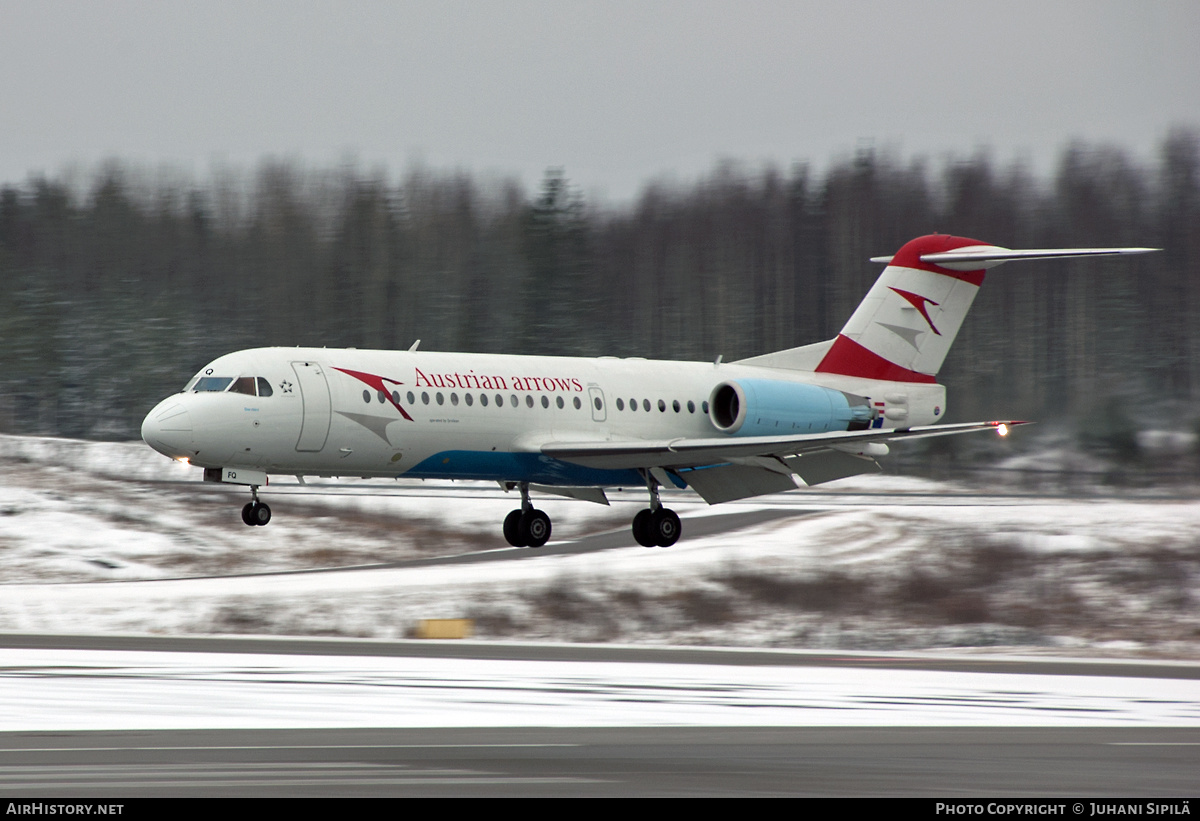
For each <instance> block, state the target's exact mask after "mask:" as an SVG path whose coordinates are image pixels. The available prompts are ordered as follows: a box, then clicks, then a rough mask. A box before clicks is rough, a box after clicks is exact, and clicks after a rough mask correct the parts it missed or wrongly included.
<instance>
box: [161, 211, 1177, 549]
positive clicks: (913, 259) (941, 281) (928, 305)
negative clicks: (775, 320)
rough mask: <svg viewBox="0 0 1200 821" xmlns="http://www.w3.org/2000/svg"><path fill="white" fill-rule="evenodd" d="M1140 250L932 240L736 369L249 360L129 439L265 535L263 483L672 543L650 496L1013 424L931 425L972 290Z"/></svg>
mask: <svg viewBox="0 0 1200 821" xmlns="http://www.w3.org/2000/svg"><path fill="white" fill-rule="evenodd" d="M1154 250H1157V249H1153V248H1062V249H1041V250H1024V251H1013V250H1009V249H1007V248H1000V247H997V246H994V245H987V244H984V243H982V242H978V241H976V240H973V239H965V238H962V237H953V236H948V235H944V234H935V235H930V236H925V237H920V238H918V239H914V240H912V241H910V242H908V243H907V244H905V245H904V247H903V248H901V249H900V250H899V251H898V252H897V253H896V254H895V256H892V257H877V258H874V259H872V262H881V263H886V267H885V268H884V270H883V273H882V274H881V275H880V277H879V279H878V280H877V281H876V283H875V285H874V286H873V287H872V288H871V290H870V292H869V293H868V294H867V296H866V298H865V299H864V300H863V302H862V304H860V305H859V306H858V309H857V310H856V311H855V312H854V314H853V316H851V317H850V320H849V321H848V322H847V323H846V326H845V327H844V328H843V329H842V331H841V333H839V334H838V336H837V338H836V339H831V340H828V341H825V342H818V343H816V344H813V345H805V346H803V347H799V348H792V349H789V350H784V351H778V352H775V353H769V354H765V355H763V356H755V357H752V358H750V359H743V360H740V361H737V362H727V363H726V362H722V361H721V358H720V357H718V358H717V360H716V361H715V362H667V361H652V360H646V359H641V358H625V359H620V358H616V357H598V358H576V357H571V358H568V357H550V356H506V355H493V354H463V353H436V352H427V351H418V350H417V344H418V343H419V340H418V343H414V344H413V346H412V348H410V349H409V350H407V351H372V350H356V349H354V348H348V349H326V348H256V349H253V350H246V351H238V352H236V353H231V354H227V355H225V356H222V357H220V358H218V359H216V360H214V361H212V362H211V363H209V364H208V365H206V366H205V367H204V368H202V369H201V370H200V372H199V373H198V374H196V375H195V376H194V377H192V379H191V380H190V381H189V382H188V383H187V385H186V387H185V388H184V389H183V391H182V392H181V393H178V394H175V395H174V396H171V397H169V398H167V399H164V400H163V401H162V402H160V403H159V404H158V405H157V406H156V407H155V408H154V409H153V410H152V411H150V413H149V414H148V415H147V416H146V419H145V421H144V422H143V423H142V439H144V440H145V442H146V443H147V444H148V445H150V447H152V448H154V449H155V450H157V451H158V452H160V453H162V454H164V455H166V456H169V457H171V458H173V459H178V460H180V461H186V462H190V463H191V464H193V465H196V466H199V467H202V468H204V478H205V480H208V481H217V482H228V483H234V484H241V485H248V486H249V488H250V493H251V501H250V502H248V503H247V504H246V505H245V507H244V508H243V509H242V520H243V521H244V522H245V523H246V524H247V525H265V524H267V522H269V521H270V520H271V509H270V508H269V507H268V506H267V505H266V504H265V503H264V502H262V501H260V500H259V498H258V490H259V488H260V487H263V486H265V485H266V484H267V481H268V475H269V474H277V475H278V474H287V475H294V476H296V477H297V478H298V479H299V481H301V482H303V481H304V480H303V477H304V476H322V477H332V476H361V477H364V478H368V477H387V478H395V477H401V476H403V477H408V478H419V479H474V480H492V481H496V482H499V483H500V484H501V486H502V487H504V488H505V489H506V490H512V489H514V488H516V489H519V491H520V494H521V507H520V508H519V509H517V510H513V511H512V512H511V513H509V514H508V517H507V518H506V519H505V520H504V536H505V538H506V539H507V540H508V542H509V543H510V544H512V545H514V546H516V547H540V546H542V545H544V544H545V543H546V541H547V540H548V539H549V538H550V531H551V524H550V518H549V517H548V516H547V515H546V514H545V513H544V512H542V511H540V510H537V509H535V508H534V506H533V504H532V503H531V501H530V498H529V492H530V490H531V489H533V490H538V491H541V492H550V493H558V494H560V495H564V496H571V497H575V498H580V499H586V500H590V501H595V502H599V503H602V504H607V503H608V500H607V498H606V496H605V494H604V488H606V487H628V486H630V485H634V486H641V485H645V487H646V490H647V492H648V493H649V497H650V506H649V507H648V508H646V509H644V510H642V511H640V512H639V513H638V514H637V515H636V516H635V517H634V519H633V536H634V538H635V539H636V540H637V541H638V543H640V544H642V545H646V546H647V547H650V546H654V545H659V546H663V547H666V546H669V545H671V544H674V543H675V541H676V540H677V539H678V538H679V534H680V525H679V516H678V515H676V514H675V513H674V511H671V510H669V509H667V508H665V507H663V506H662V504H661V502H660V500H659V492H658V489H659V487H667V486H674V487H677V488H685V487H690V488H691V489H692V490H694V491H695V492H696V493H698V494H699V495H700V496H701V497H702V498H703V499H704V500H705V501H706V502H708V503H709V504H717V503H719V502H727V501H731V500H734V499H742V498H747V497H751V496H758V495H761V494H766V493H778V492H780V491H785V490H792V489H795V488H796V487H797V486H798V485H797V479H799V481H800V483H801V484H802V485H816V484H819V483H821V482H828V481H831V480H833V479H840V478H842V477H846V476H853V475H856V474H861V473H868V472H872V471H878V470H879V465H878V463H877V462H876V459H877V458H878V457H880V456H884V455H886V454H887V452H888V444H887V443H888V442H891V441H895V440H899V439H905V438H921V437H929V436H944V435H949V434H957V433H964V432H968V431H976V430H994V431H997V432H999V433H1000V434H1001V435H1004V434H1006V433H1007V430H1008V428H1009V427H1010V426H1012V425H1014V424H1020V423H1019V422H1012V421H1007V422H1001V421H990V422H971V423H963V424H950V425H945V424H943V425H934V424H933V423H935V422H937V421H938V419H939V418H940V417H941V416H942V414H944V413H945V410H946V389H945V388H944V387H943V386H941V385H939V384H937V380H936V375H937V372H938V369H939V368H940V367H941V365H942V362H943V360H945V358H946V354H947V352H948V351H949V350H950V345H951V343H953V341H954V337H955V335H956V334H957V333H958V329H959V327H960V326H961V325H962V322H963V319H964V318H965V317H966V315H967V311H968V309H969V308H970V307H971V303H972V301H973V300H974V299H975V294H976V293H977V292H978V291H979V287H980V285H981V284H982V283H983V279H984V272H985V270H986V269H988V268H992V267H994V266H996V265H999V264H1001V263H1003V262H1008V261H1011V260H1022V259H1046V258H1051V257H1078V256H1107V255H1115V254H1139V253H1146V252H1149V251H1154Z"/></svg>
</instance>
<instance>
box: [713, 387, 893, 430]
mask: <svg viewBox="0 0 1200 821" xmlns="http://www.w3.org/2000/svg"><path fill="white" fill-rule="evenodd" d="M708 408H709V411H708V416H709V419H710V420H712V423H713V425H714V426H715V427H716V429H717V430H719V431H721V432H722V433H727V434H729V435H731V436H787V435H791V434H803V433H826V432H828V431H835V430H838V431H840V430H866V429H867V428H868V427H870V426H871V420H872V419H873V418H874V412H873V411H872V410H871V403H870V401H868V400H867V399H865V398H864V397H861V396H855V395H854V394H852V393H845V392H844V391H835V390H832V389H831V388H822V387H820V386H819V385H806V384H804V383H801V382H784V381H782V380H778V379H736V380H735V379H731V380H729V381H726V382H722V383H721V384H719V385H717V386H716V387H715V388H713V391H712V394H711V395H710V396H709V400H708Z"/></svg>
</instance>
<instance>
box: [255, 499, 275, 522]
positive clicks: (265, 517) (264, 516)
mask: <svg viewBox="0 0 1200 821" xmlns="http://www.w3.org/2000/svg"><path fill="white" fill-rule="evenodd" d="M250 518H252V519H253V520H254V524H256V525H265V524H266V523H267V522H269V521H271V508H269V507H267V505H266V504H265V503H263V502H257V503H255V504H254V505H253V506H252V509H251V512H250Z"/></svg>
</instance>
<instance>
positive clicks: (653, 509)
mask: <svg viewBox="0 0 1200 821" xmlns="http://www.w3.org/2000/svg"><path fill="white" fill-rule="evenodd" d="M642 475H643V476H644V477H645V479H646V489H647V490H649V491H650V507H648V508H646V509H644V510H641V511H639V512H638V514H637V515H636V516H634V517H633V538H634V539H635V540H636V541H637V543H638V544H640V545H641V546H642V547H670V546H671V545H673V544H675V542H677V541H679V534H680V533H681V532H682V530H681V527H680V524H679V515H678V514H677V513H676V512H675V511H673V510H671V509H670V508H666V507H663V506H662V502H660V501H659V498H658V480H657V479H655V478H654V477H653V476H651V475H650V471H648V470H646V471H642Z"/></svg>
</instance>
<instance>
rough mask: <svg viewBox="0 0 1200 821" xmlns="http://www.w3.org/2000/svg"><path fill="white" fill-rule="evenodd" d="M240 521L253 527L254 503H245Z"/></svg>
mask: <svg viewBox="0 0 1200 821" xmlns="http://www.w3.org/2000/svg"><path fill="white" fill-rule="evenodd" d="M242 521H243V522H245V523H246V524H247V525H248V526H250V527H254V525H255V522H254V502H246V506H245V507H243V508H242Z"/></svg>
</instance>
